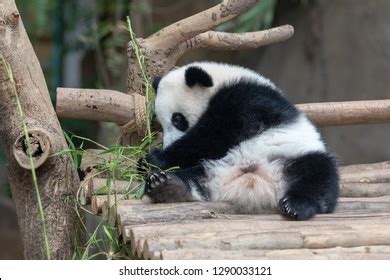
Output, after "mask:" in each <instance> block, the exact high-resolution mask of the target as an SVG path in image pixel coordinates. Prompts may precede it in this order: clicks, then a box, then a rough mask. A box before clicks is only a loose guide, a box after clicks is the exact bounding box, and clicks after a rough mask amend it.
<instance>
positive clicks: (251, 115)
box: [145, 62, 339, 220]
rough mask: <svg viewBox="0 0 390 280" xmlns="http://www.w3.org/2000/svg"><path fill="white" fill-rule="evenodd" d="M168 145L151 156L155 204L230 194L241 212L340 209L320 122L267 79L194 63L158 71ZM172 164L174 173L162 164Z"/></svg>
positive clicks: (159, 109) (158, 107)
mask: <svg viewBox="0 0 390 280" xmlns="http://www.w3.org/2000/svg"><path fill="white" fill-rule="evenodd" d="M153 86H154V87H155V90H156V101H155V112H156V115H157V118H158V120H159V122H160V123H161V125H162V128H163V132H164V136H163V148H162V149H156V150H154V151H152V152H151V153H150V154H149V155H148V156H147V157H146V161H147V162H148V163H149V164H151V165H152V166H155V167H156V168H155V171H154V172H152V173H149V174H148V175H147V176H146V183H145V191H146V195H147V196H149V197H150V198H151V200H152V201H153V202H154V203H167V202H180V201H226V202H229V203H231V204H232V205H234V206H236V207H237V210H239V211H240V212H242V213H266V212H270V211H272V212H274V211H275V209H278V208H279V209H280V210H281V211H282V213H284V214H285V215H287V216H290V217H292V218H295V219H298V220H304V219H308V218H310V217H312V216H313V215H315V214H316V213H329V212H332V211H333V210H334V209H335V206H336V201H337V197H338V194H339V177H338V171H337V164H336V161H335V160H334V159H333V157H332V156H331V155H330V154H329V153H328V152H327V150H326V147H325V145H324V143H323V141H322V140H321V136H320V134H319V133H318V131H317V130H316V128H315V127H314V126H313V125H312V124H311V123H310V121H309V120H308V119H307V117H306V116H305V115H304V114H303V113H302V112H300V111H298V109H297V108H296V107H295V106H294V105H293V104H291V103H290V102H289V101H287V100H286V98H285V97H284V95H283V94H282V93H281V91H280V90H279V89H278V88H277V87H276V86H275V85H274V84H273V83H272V82H271V81H269V80H268V79H266V78H264V77H262V76H260V75H259V74H257V73H255V72H254V71H251V70H249V69H245V68H242V67H239V66H233V65H228V64H220V63H213V62H196V63H192V64H189V65H186V66H183V67H180V68H178V69H175V70H173V71H171V72H169V73H168V74H167V75H165V76H164V77H162V78H156V79H155V81H154V83H153ZM172 167H178V168H176V169H172V171H171V172H164V170H166V169H169V168H172Z"/></svg>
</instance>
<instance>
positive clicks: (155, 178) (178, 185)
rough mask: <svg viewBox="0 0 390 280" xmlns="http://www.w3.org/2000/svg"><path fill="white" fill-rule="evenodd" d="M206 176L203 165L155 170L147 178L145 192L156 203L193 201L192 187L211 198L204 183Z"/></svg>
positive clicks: (206, 197)
mask: <svg viewBox="0 0 390 280" xmlns="http://www.w3.org/2000/svg"><path fill="white" fill-rule="evenodd" d="M204 177H205V171H204V168H203V167H202V166H201V165H198V166H194V167H190V168H185V169H178V170H176V171H173V172H170V173H165V172H154V173H152V174H149V176H147V178H146V184H145V192H146V194H147V195H148V196H149V197H150V198H151V200H152V201H153V202H154V203H159V202H164V203H168V202H184V201H193V197H192V194H191V189H192V188H195V189H196V190H197V192H198V193H199V194H201V195H202V197H203V199H204V200H208V199H209V196H210V194H209V192H208V190H207V189H206V188H205V187H204V186H203V185H202V178H204Z"/></svg>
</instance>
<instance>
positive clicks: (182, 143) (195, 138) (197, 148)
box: [147, 121, 241, 169]
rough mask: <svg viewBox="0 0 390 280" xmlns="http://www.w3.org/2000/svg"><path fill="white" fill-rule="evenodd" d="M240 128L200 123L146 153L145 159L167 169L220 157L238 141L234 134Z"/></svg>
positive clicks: (238, 132)
mask: <svg viewBox="0 0 390 280" xmlns="http://www.w3.org/2000/svg"><path fill="white" fill-rule="evenodd" d="M236 122H237V121H236ZM231 125H232V122H230V126H231ZM240 130H241V129H239V128H235V129H234V131H231V130H230V131H229V129H228V128H224V127H221V126H219V127H213V125H209V126H207V127H206V126H203V125H201V124H200V125H198V126H197V127H194V128H192V129H191V131H189V132H188V133H187V134H185V135H184V136H183V137H182V138H180V139H179V140H177V141H175V142H173V143H172V144H171V145H170V146H168V147H167V148H165V149H163V150H160V149H158V150H155V151H153V152H152V153H151V154H149V155H148V157H147V161H148V162H149V163H150V164H152V165H156V166H158V167H159V168H161V169H167V168H170V167H174V166H179V167H181V168H186V167H191V166H195V165H197V164H198V163H200V161H201V160H208V159H218V158H222V157H223V156H224V155H225V154H226V153H227V152H228V150H229V149H230V148H232V147H233V146H234V145H235V144H236V143H238V141H237V136H236V134H237V135H239V134H240Z"/></svg>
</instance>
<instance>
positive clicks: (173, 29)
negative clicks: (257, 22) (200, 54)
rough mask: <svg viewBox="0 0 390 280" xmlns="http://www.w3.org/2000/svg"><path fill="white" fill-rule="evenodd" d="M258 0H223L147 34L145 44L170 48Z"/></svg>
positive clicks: (229, 17) (247, 7)
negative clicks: (151, 33)
mask: <svg viewBox="0 0 390 280" xmlns="http://www.w3.org/2000/svg"><path fill="white" fill-rule="evenodd" d="M257 2H258V0H224V1H223V2H222V3H221V4H218V5H216V6H214V7H212V8H210V9H208V10H205V11H203V12H200V13H197V14H195V15H193V16H190V17H188V18H185V19H182V20H180V21H178V22H175V23H173V24H171V25H169V26H167V27H165V28H163V29H161V30H160V31H158V32H157V33H155V34H153V35H151V36H149V37H148V38H147V39H146V41H147V43H146V44H147V45H149V46H154V48H158V49H165V50H167V49H171V48H173V47H175V46H177V45H178V44H180V43H181V42H183V41H185V40H188V39H190V38H192V37H194V36H196V35H198V34H200V33H203V32H205V31H208V30H211V29H213V28H215V27H217V26H218V25H220V24H222V23H224V22H226V21H229V20H231V19H233V18H235V17H236V16H238V15H240V14H242V13H243V12H245V11H247V10H248V9H249V8H251V7H253V6H254V5H255V4H256V3H257Z"/></svg>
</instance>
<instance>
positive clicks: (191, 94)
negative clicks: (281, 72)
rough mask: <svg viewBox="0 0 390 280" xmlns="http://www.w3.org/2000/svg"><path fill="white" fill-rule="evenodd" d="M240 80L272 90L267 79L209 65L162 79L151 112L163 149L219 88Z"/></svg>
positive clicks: (201, 64)
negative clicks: (157, 121)
mask: <svg viewBox="0 0 390 280" xmlns="http://www.w3.org/2000/svg"><path fill="white" fill-rule="evenodd" d="M189 70H194V71H189ZM200 72H203V73H200ZM199 75H200V77H199ZM192 76H195V77H192ZM242 77H245V78H251V79H256V80H258V81H260V82H261V83H263V84H267V85H269V86H271V87H274V85H273V84H272V83H271V82H270V81H269V80H268V79H266V78H264V77H262V76H260V75H259V74H257V73H256V72H253V71H251V70H249V69H246V68H242V67H239V66H234V65H228V64H220V63H213V62H196V63H192V64H189V65H186V66H183V67H180V68H178V69H175V70H173V71H171V72H169V73H168V74H167V75H165V76H164V77H163V78H162V79H161V80H160V82H159V84H158V87H157V95H156V101H155V112H156V115H157V118H158V120H159V122H160V123H161V125H162V128H163V132H164V138H163V146H164V148H166V147H167V146H169V145H170V144H172V143H173V142H174V141H176V140H177V139H179V138H180V137H182V136H183V135H184V134H185V133H186V132H187V131H188V129H190V128H191V127H192V126H193V125H194V124H195V123H196V122H197V121H198V119H199V118H200V117H201V116H202V114H203V113H204V112H205V110H206V109H207V107H208V103H209V101H210V99H211V98H212V97H213V96H214V94H215V93H216V92H217V90H218V88H219V86H220V85H221V84H223V83H228V82H230V81H235V80H237V79H240V78H242ZM199 78H200V82H199V81H198V80H199Z"/></svg>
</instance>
